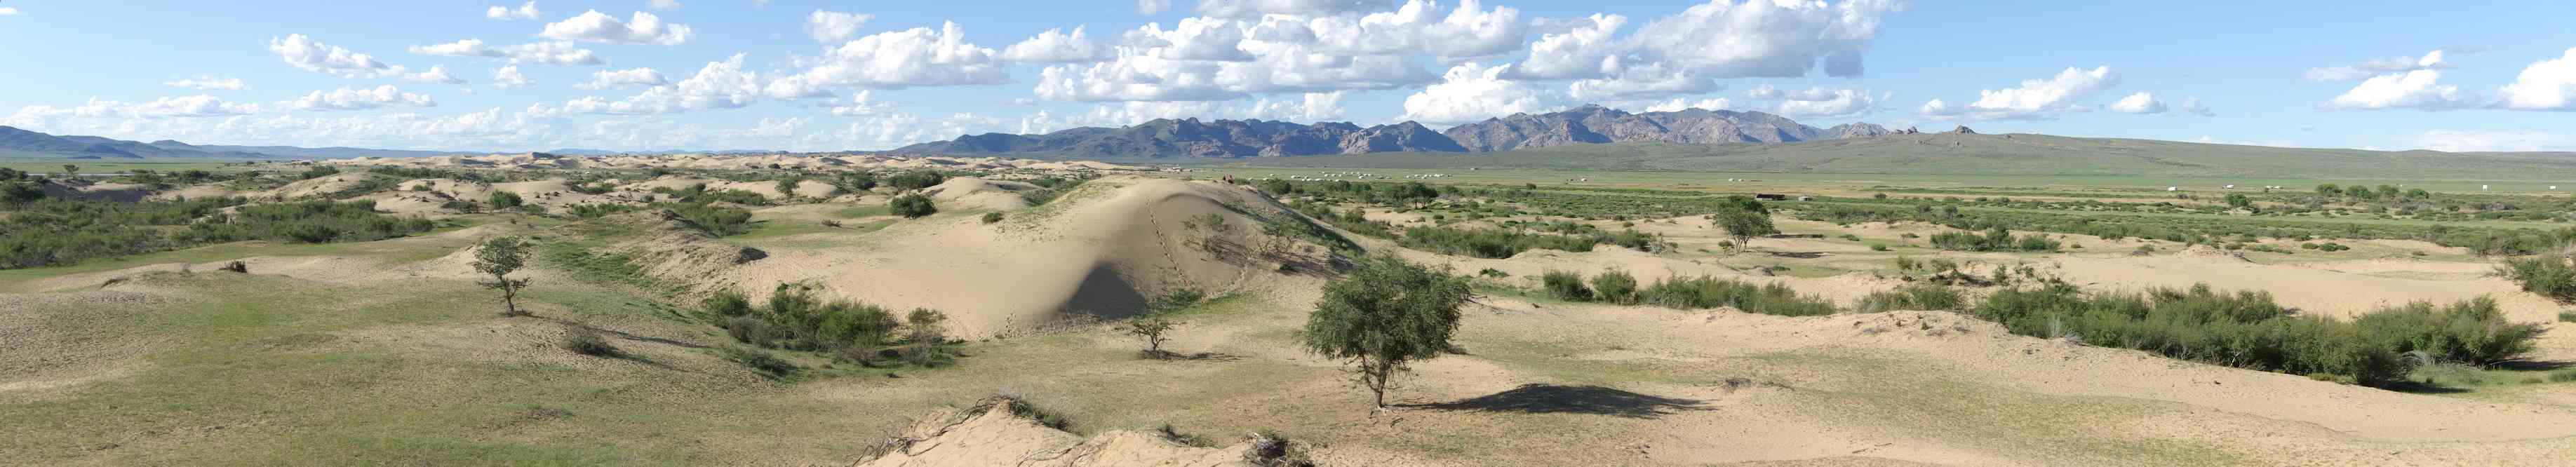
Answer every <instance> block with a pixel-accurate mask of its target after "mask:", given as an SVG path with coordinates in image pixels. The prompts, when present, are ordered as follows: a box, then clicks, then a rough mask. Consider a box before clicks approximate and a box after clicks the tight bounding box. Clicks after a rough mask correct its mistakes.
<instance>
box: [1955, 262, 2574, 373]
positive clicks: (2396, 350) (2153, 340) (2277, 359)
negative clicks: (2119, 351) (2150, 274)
mask: <svg viewBox="0 0 2576 467" xmlns="http://www.w3.org/2000/svg"><path fill="white" fill-rule="evenodd" d="M1970 312H1971V313H1972V314H1974V315H1976V316H1977V317H1979V318H1983V319H1986V320H1989V321H1994V322H1998V323H2002V324H2003V325H2004V326H2005V327H2006V328H2008V329H2010V330H2011V331H2012V332H2013V333H2014V334H2021V335H2027V336H2039V337H2049V338H2065V339H2071V340H2077V341H2080V342H2084V343H2087V344H2092V345H2099V346H2105V347H2120V348H2129V349H2137V350H2144V351H2148V352H2154V353H2157V354H2160V355H2164V356H2167V357H2172V358H2178V359H2184V360H2192V361H2199V362H2204V363H2210V364H2216V365H2226V366H2232V367H2238V368H2249V369H2257V370H2266V371H2276V372H2282V373H2291V374H2305V375H2316V376H2320V377H2331V379H2335V380H2340V381H2349V382H2353V383H2357V384H2362V385H2367V386H2374V387H2388V386H2391V385H2394V384H2397V383H2400V382H2403V378H2404V377H2405V375H2406V374H2407V373H2408V372H2409V371H2411V370H2412V369H2413V368H2414V367H2415V366H2417V365H2420V364H2424V363H2427V362H2456V363H2465V364H2471V365H2486V364H2493V363H2498V362H2505V361H2512V360H2515V359H2518V358H2520V357H2521V356H2522V354H2524V353H2526V352H2528V351H2530V349H2531V342H2530V341H2531V339H2532V338H2533V337H2535V336H2537V335H2538V334H2539V328H2538V327H2537V326H2534V325H2530V324H2514V323H2512V322H2510V321H2508V320H2506V319H2504V316H2503V314H2502V312H2500V311H2497V309H2496V306H2495V302H2494V301H2493V300H2489V299H2484V298H2481V299H2474V300H2468V301H2462V302H2459V303H2454V304H2451V305H2448V306H2439V307H2437V306H2434V305H2433V304H2431V303H2424V302H2418V303H2412V304H2408V305H2402V306H2397V307H2391V308H2385V309H2381V310H2379V311H2377V312H2373V313H2369V314H2365V315H2362V316H2361V317H2360V318H2358V319H2354V320H2351V321H2339V320H2334V319H2330V318H2323V317H2315V316H2299V315H2293V314H2291V312H2290V311H2289V310H2288V309H2286V308H2283V307H2281V306H2280V305H2279V304H2277V303H2274V302H2273V301H2272V296H2271V294H2269V293H2263V292H2251V291H2240V292H2237V293H2233V294H2227V293H2220V292H2216V291H2212V290H2211V289H2210V288H2209V287H2208V286H2207V285H2200V286H2194V287H2192V288H2190V289H2154V290H2149V291H2147V292H2144V293H2127V294H2122V293H2109V294H2086V293H2083V292H2081V291H2079V290H2077V289H2076V288H2075V287H2073V286H2068V285H2063V284H2056V285H2050V286H2045V287H2039V288H2032V289H2019V290H2013V289H2008V290H2000V291H1996V292H1995V293H1994V295H1992V296H1991V297H1988V298H1987V299H1986V301H1985V302H1984V303H1982V304H1979V305H1977V306H1976V307H1974V308H1972V309H1971V310H1970Z"/></svg>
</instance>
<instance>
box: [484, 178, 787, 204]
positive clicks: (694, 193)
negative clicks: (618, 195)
mask: <svg viewBox="0 0 2576 467" xmlns="http://www.w3.org/2000/svg"><path fill="white" fill-rule="evenodd" d="M653 193H654V194H657V195H662V196H665V197H668V198H670V199H671V201H675V202H677V203H679V204H707V203H733V204H740V205H745V206H767V205H769V198H767V197H763V196H760V194H759V193H753V192H748V191H742V190H709V189H707V184H704V183H700V184H695V185H689V186H688V187H687V188H681V189H676V190H674V189H671V187H654V188H653ZM496 209H497V208H496Z"/></svg>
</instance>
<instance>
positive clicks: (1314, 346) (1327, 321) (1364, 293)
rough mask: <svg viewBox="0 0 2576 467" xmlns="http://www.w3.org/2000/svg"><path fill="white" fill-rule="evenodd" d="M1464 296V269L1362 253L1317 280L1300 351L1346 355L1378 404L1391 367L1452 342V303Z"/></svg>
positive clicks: (1455, 319)
mask: <svg viewBox="0 0 2576 467" xmlns="http://www.w3.org/2000/svg"><path fill="white" fill-rule="evenodd" d="M1470 297H1471V294H1470V292H1469V291H1468V288H1467V279H1466V278H1464V277H1458V276H1453V275H1450V274H1449V273H1447V272H1444V271H1435V270H1431V269H1429V268H1425V267H1423V266H1421V265H1417V264H1413V263H1410V262H1406V261H1405V260H1403V259H1401V258H1397V257H1394V256H1370V257H1366V258H1362V259H1360V260H1359V261H1358V264H1357V265H1356V266H1355V267H1353V268H1352V269H1351V270H1350V272H1348V273H1345V274H1343V275H1342V277H1340V278H1335V279H1333V281H1332V282H1331V283H1328V284H1325V285H1324V299H1323V300H1322V301H1320V302H1318V303H1316V304H1315V311H1314V312H1313V313H1311V314H1309V315H1307V317H1306V329H1305V332H1304V334H1303V338H1302V340H1303V341H1304V342H1303V343H1304V345H1305V348H1306V350H1307V351H1310V352H1314V353H1315V354H1317V355H1322V356H1324V357H1325V358H1332V359H1343V360H1349V362H1350V365H1351V366H1352V369H1353V372H1354V373H1356V374H1357V375H1358V378H1359V382H1360V385H1362V386H1366V387H1368V388H1369V391H1370V392H1372V393H1374V394H1375V396H1376V399H1375V401H1376V407H1378V408H1385V407H1386V390H1387V384H1388V382H1389V381H1391V380H1392V379H1393V378H1394V377H1395V376H1396V374H1397V373H1400V372H1403V371H1406V370H1407V368H1408V364H1409V363H1410V362H1413V361H1415V360H1424V359H1430V358H1436V357H1439V356H1440V355H1441V354H1442V353H1444V352H1447V351H1448V350H1449V349H1450V348H1451V346H1450V344H1449V338H1450V336H1452V335H1454V334H1455V333H1457V331H1458V307H1459V306H1461V305H1464V304H1466V303H1467V300H1468V299H1469V298H1470Z"/></svg>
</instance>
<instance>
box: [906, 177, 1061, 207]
mask: <svg viewBox="0 0 2576 467" xmlns="http://www.w3.org/2000/svg"><path fill="white" fill-rule="evenodd" d="M1035 189H1038V186H1037V185H1030V184H1027V183H1021V182H1011V181H1000V180H985V179H982V178H976V177H953V178H949V179H948V180H946V181H942V182H939V184H938V185H934V186H931V187H928V188H922V189H921V192H922V193H926V194H928V195H930V199H931V200H933V201H936V202H937V203H938V205H940V206H949V207H969V208H976V209H991V210H997V211H999V210H1011V209H1019V208H1025V207H1029V202H1028V201H1026V200H1023V199H1021V198H1020V192H1023V191H1029V190H1035Z"/></svg>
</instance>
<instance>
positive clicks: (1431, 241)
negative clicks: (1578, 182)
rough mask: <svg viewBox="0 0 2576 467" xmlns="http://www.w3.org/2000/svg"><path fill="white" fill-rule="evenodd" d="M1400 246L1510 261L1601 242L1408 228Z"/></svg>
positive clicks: (1502, 232) (1509, 232)
mask: <svg viewBox="0 0 2576 467" xmlns="http://www.w3.org/2000/svg"><path fill="white" fill-rule="evenodd" d="M1398 243H1401V244H1403V245H1404V246H1406V247H1411V248H1416V249H1422V250H1426V251H1432V252H1438V253H1442V254H1451V255H1460V256H1474V257H1478V258H1510V257H1512V255H1517V254H1520V252H1523V251H1529V250H1540V249H1546V250H1558V251H1568V252H1577V253H1580V252H1586V251H1592V245H1593V244H1596V243H1600V242H1598V241H1597V240H1596V239H1594V238H1592V237H1584V236H1575V235H1555V234H1542V233H1528V232H1521V231H1516V230H1502V229H1455V228H1448V227H1408V228H1405V229H1404V237H1403V238H1402V239H1400V241H1399V242H1398Z"/></svg>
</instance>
